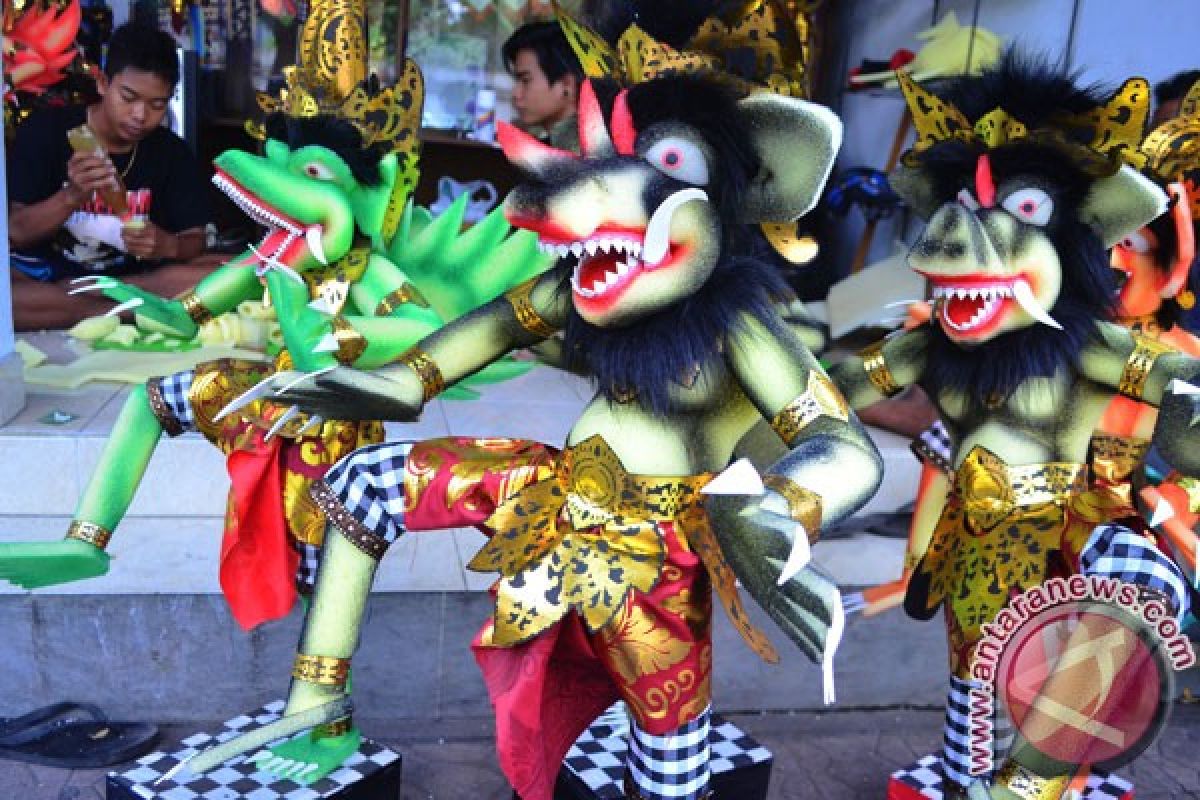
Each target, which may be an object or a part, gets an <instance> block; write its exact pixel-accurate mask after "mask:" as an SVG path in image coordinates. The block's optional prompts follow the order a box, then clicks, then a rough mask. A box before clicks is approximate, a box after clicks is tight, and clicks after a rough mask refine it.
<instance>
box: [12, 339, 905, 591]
mask: <svg viewBox="0 0 1200 800" xmlns="http://www.w3.org/2000/svg"><path fill="white" fill-rule="evenodd" d="M48 336H49V337H50V338H46V337H48ZM35 343H36V344H37V346H38V347H39V348H40V349H42V350H45V351H48V352H50V353H51V355H52V358H54V357H56V356H57V357H58V358H60V359H64V358H67V357H69V353H65V351H64V349H63V347H62V343H61V341H56V340H54V339H53V337H52V336H50V335H45V334H43V335H41V337H40V338H38V339H37V341H36V342H35ZM27 390H28V393H29V403H28V406H27V407H26V408H25V410H24V411H22V412H21V414H20V415H18V417H17V418H16V419H15V420H13V422H12V423H11V424H9V425H7V426H5V427H4V428H0V542H2V541H21V540H26V539H34V540H48V539H55V538H57V537H59V536H61V535H62V533H63V532H64V531H65V530H66V526H67V523H68V522H69V520H70V514H71V513H72V511H73V510H74V507H75V504H76V502H77V500H78V497H79V494H80V492H81V491H82V489H83V487H84V486H86V484H87V481H88V480H89V479H90V477H91V474H92V471H93V469H94V467H95V464H96V462H97V460H98V459H99V456H100V453H101V451H102V449H103V448H104V446H105V444H106V441H107V437H108V434H109V432H110V431H111V429H112V425H113V422H114V421H115V420H116V418H117V415H118V414H119V413H120V409H121V406H122V405H123V403H124V401H125V396H126V394H127V389H125V388H124V387H121V386H118V385H114V384H90V385H88V386H87V387H84V388H81V389H76V390H65V391H64V390H45V389H42V388H40V387H38V386H36V385H30V386H28V387H27ZM479 391H480V394H481V395H482V396H481V397H480V398H479V399H477V400H471V401H454V400H437V401H434V402H433V403H431V404H430V405H429V406H428V407H427V408H426V410H425V413H424V414H423V415H422V418H421V419H420V420H419V421H418V422H416V423H410V424H404V423H388V425H387V433H388V437H389V438H391V439H414V440H416V439H425V438H430V437H436V436H445V435H451V434H453V435H481V434H482V435H489V436H516V437H527V438H534V439H539V440H541V441H547V442H561V441H563V440H564V438H565V437H566V434H567V432H568V430H569V428H570V426H571V423H572V422H573V421H574V420H575V419H576V418H577V416H578V414H579V412H580V410H581V409H582V408H583V406H584V404H585V402H586V399H587V398H589V397H590V396H591V390H590V387H589V386H588V384H587V383H586V381H584V380H582V379H580V378H578V377H576V376H573V375H569V374H567V373H564V372H561V371H559V370H555V369H550V368H547V367H538V368H535V369H534V370H532V371H531V372H529V373H528V374H526V375H523V376H521V377H519V378H516V379H514V380H512V381H508V382H506V383H503V384H494V385H490V386H484V387H481V388H479ZM53 411H66V412H68V413H71V414H74V415H76V417H77V418H76V419H74V420H72V421H71V422H69V423H67V424H64V425H48V424H45V423H43V422H40V421H39V420H41V419H42V418H43V417H44V416H45V415H47V414H48V413H51V412H53ZM873 433H874V434H876V441H877V443H878V444H879V445H880V448H881V451H882V452H883V454H884V458H885V461H886V462H887V463H886V466H887V468H888V471H889V477H888V480H887V481H886V482H885V485H884V489H883V490H882V491H881V492H880V494H879V495H878V496H877V498H876V499H875V500H873V501H872V503H871V504H870V505H869V506H868V509H866V510H890V509H893V508H896V507H898V506H900V505H902V504H904V503H906V502H908V501H909V500H911V499H912V497H913V493H914V491H915V485H916V477H917V472H916V467H915V463H916V462H915V461H914V460H913V458H912V456H911V455H909V454H908V452H907V441H906V440H904V439H902V438H901V437H898V436H893V435H891V434H887V433H881V432H873ZM227 490H228V478H227V477H226V473H225V468H224V462H223V458H222V457H221V455H220V453H219V452H218V451H217V450H216V449H215V448H213V447H212V446H210V445H209V444H208V443H207V442H206V441H205V440H204V439H203V438H202V437H200V436H199V435H198V434H185V435H184V436H181V437H179V438H176V439H167V438H164V439H163V440H162V442H160V444H159V446H158V449H157V450H156V452H155V455H154V457H153V459H152V460H151V462H150V466H149V468H148V470H147V472H146V477H145V479H144V480H143V482H142V485H141V487H140V489H139V491H138V494H137V496H136V497H135V499H134V502H133V505H132V507H131V508H130V513H129V515H128V517H127V518H126V521H125V522H124V523H123V524H122V525H121V527H120V528H119V529H118V531H117V534H116V536H115V537H114V541H113V544H112V545H111V546H110V552H111V553H112V554H113V556H114V558H113V564H112V568H111V571H110V573H109V574H108V575H107V576H105V577H103V578H99V579H94V580H91V581H85V582H82V583H79V584H76V585H73V586H63V587H58V588H54V589H46V590H41V591H44V592H45V591H53V592H59V593H85V594H94V593H98V592H99V593H114V594H117V593H160V592H184V593H212V592H217V591H219V587H218V585H217V578H216V575H217V556H218V553H219V548H220V545H219V537H220V530H221V522H222V518H223V514H224V508H225V495H226V492H227ZM483 542H484V539H483V536H482V535H481V534H479V533H478V532H477V531H475V530H473V529H456V530H453V531H445V532H435V533H420V534H413V535H410V536H406V537H403V539H402V540H401V541H400V542H399V543H398V544H397V545H396V546H394V547H393V548H392V552H391V553H389V555H388V557H387V559H385V561H384V562H383V564H382V565H381V567H380V572H379V576H378V578H377V584H376V585H377V587H378V588H379V589H382V590H385V591H429V590H463V589H468V590H484V589H486V588H488V587H489V586H490V585H491V584H492V581H493V579H494V578H493V576H491V575H486V574H480V573H476V572H472V571H470V570H467V569H466V564H467V562H469V561H470V560H471V557H472V556H473V555H474V554H475V552H476V551H477V550H478V549H479V547H480V546H481V545H482V544H483ZM902 555H903V542H901V541H898V540H888V539H881V538H879V537H875V536H867V535H860V536H855V537H850V538H845V539H838V540H834V541H829V542H822V543H820V544H818V545H817V547H816V550H815V552H814V558H815V559H816V561H817V562H818V563H821V564H822V565H824V566H826V567H827V568H828V569H829V570H830V571H831V572H832V573H833V574H834V576H835V577H836V578H837V579H838V580H840V581H842V582H847V583H853V584H859V585H861V584H866V583H874V582H879V581H883V580H888V579H890V578H893V577H895V576H896V575H898V574H899V565H900V562H901V558H902ZM0 591H5V592H11V591H12V590H11V589H3V588H0Z"/></svg>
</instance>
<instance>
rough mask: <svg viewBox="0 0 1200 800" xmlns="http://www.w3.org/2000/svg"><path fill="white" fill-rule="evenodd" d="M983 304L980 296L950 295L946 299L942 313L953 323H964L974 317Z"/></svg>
mask: <svg viewBox="0 0 1200 800" xmlns="http://www.w3.org/2000/svg"><path fill="white" fill-rule="evenodd" d="M983 304H984V300H983V298H982V297H976V298H971V297H952V298H950V299H948V300H946V307H945V310H944V311H943V312H942V313H943V314H945V316H946V319H948V320H950V321H951V322H953V323H954V324H955V325H966V324H967V323H968V322H970V321H971V320H972V319H974V318H975V315H976V314H977V313H979V310H980V309H981V308H983Z"/></svg>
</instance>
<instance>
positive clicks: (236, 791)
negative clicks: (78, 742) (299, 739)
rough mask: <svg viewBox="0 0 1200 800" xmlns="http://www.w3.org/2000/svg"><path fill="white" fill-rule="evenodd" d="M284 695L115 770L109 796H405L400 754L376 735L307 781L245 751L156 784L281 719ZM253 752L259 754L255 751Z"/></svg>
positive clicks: (218, 799)
mask: <svg viewBox="0 0 1200 800" xmlns="http://www.w3.org/2000/svg"><path fill="white" fill-rule="evenodd" d="M282 711H283V701H277V702H274V703H269V704H267V705H265V706H263V707H262V708H260V709H258V710H257V711H255V712H253V713H251V714H244V715H242V716H240V717H236V718H235V719H231V720H229V721H227V722H226V723H225V726H224V728H223V730H221V731H220V732H219V733H217V734H216V736H212V735H210V734H207V733H197V734H193V735H192V736H189V737H188V738H186V739H184V740H183V741H182V742H180V747H179V749H178V750H175V751H174V752H171V753H163V752H154V753H151V754H150V755H148V756H145V757H144V758H142V759H140V760H139V761H138V763H137V766H135V767H133V768H132V769H128V770H126V771H125V772H122V773H119V774H118V773H115V772H113V773H109V776H108V783H107V791H106V794H105V797H106V798H107V800H239V799H240V798H245V800H319V799H320V800H326V799H327V800H397V799H398V798H399V797H400V764H401V761H400V754H399V753H396V752H394V751H392V750H389V749H388V748H386V747H384V746H383V745H381V744H377V743H375V742H373V741H371V740H370V739H365V738H364V739H363V740H362V745H361V746H360V747H359V749H358V752H357V753H355V754H354V755H352V756H351V757H350V758H348V759H347V760H346V762H345V763H344V764H342V766H341V767H339V768H338V769H337V770H336V771H334V772H332V773H330V774H329V775H327V776H326V777H324V778H322V779H321V780H319V781H314V782H313V783H311V784H309V785H308V786H301V785H300V784H298V783H293V782H292V781H287V780H279V779H277V778H274V777H273V776H271V775H268V774H267V773H265V772H260V771H259V770H258V769H256V768H255V765H254V764H252V763H250V762H249V761H248V760H247V757H246V756H240V757H238V758H235V759H232V760H230V761H228V762H226V763H225V764H224V765H222V766H220V767H217V768H216V769H214V770H212V771H211V772H209V773H207V774H205V775H202V776H200V777H198V778H197V777H194V776H187V775H186V774H180V775H178V776H177V777H178V778H180V779H181V780H183V781H185V782H184V783H177V782H176V781H175V780H166V781H163V782H162V783H159V784H157V785H156V784H155V781H157V780H158V779H159V778H161V777H162V776H163V775H165V774H166V773H168V772H170V771H171V770H172V769H173V768H174V767H175V766H176V765H177V764H178V763H179V762H181V761H183V760H184V759H187V758H190V757H191V756H193V755H194V754H196V753H197V752H199V751H201V750H207V749H208V748H209V747H212V746H213V745H215V744H217V743H219V742H224V741H227V740H229V739H232V738H233V737H234V736H237V735H238V734H241V733H245V732H246V731H249V730H253V729H255V728H258V727H261V726H263V725H266V724H267V723H268V722H273V721H274V720H277V719H279V715H280V713H281V712H282ZM251 755H253V754H251Z"/></svg>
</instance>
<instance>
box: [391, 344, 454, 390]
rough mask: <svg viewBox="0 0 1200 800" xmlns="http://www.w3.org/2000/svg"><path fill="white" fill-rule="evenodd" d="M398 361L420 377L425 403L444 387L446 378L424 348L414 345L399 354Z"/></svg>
mask: <svg viewBox="0 0 1200 800" xmlns="http://www.w3.org/2000/svg"><path fill="white" fill-rule="evenodd" d="M400 363H401V364H406V365H408V366H409V367H412V370H413V372H415V373H417V377H418V378H420V379H421V386H422V387H423V388H424V392H425V402H426V403H428V402H429V401H430V400H432V399H433V398H435V397H437V396H438V395H439V394H441V393H442V390H443V389H445V388H446V379H445V378H443V377H442V371H441V370H440V369H438V365H437V363H436V362H434V360H433V359H432V358H430V357H429V354H428V353H426V352H425V351H424V350H419V349H417V348H416V347H414V348H413V349H411V350H409V351H408V352H407V353H405V354H404V355H402V356H400Z"/></svg>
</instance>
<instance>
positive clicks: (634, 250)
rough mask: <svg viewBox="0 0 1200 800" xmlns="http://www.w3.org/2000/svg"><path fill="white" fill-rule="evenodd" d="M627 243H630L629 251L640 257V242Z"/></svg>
mask: <svg viewBox="0 0 1200 800" xmlns="http://www.w3.org/2000/svg"><path fill="white" fill-rule="evenodd" d="M629 245H630V246H629V252H631V253H633V254H634V256H636V257H638V258H641V257H642V243H641V242H630V243H629Z"/></svg>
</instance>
